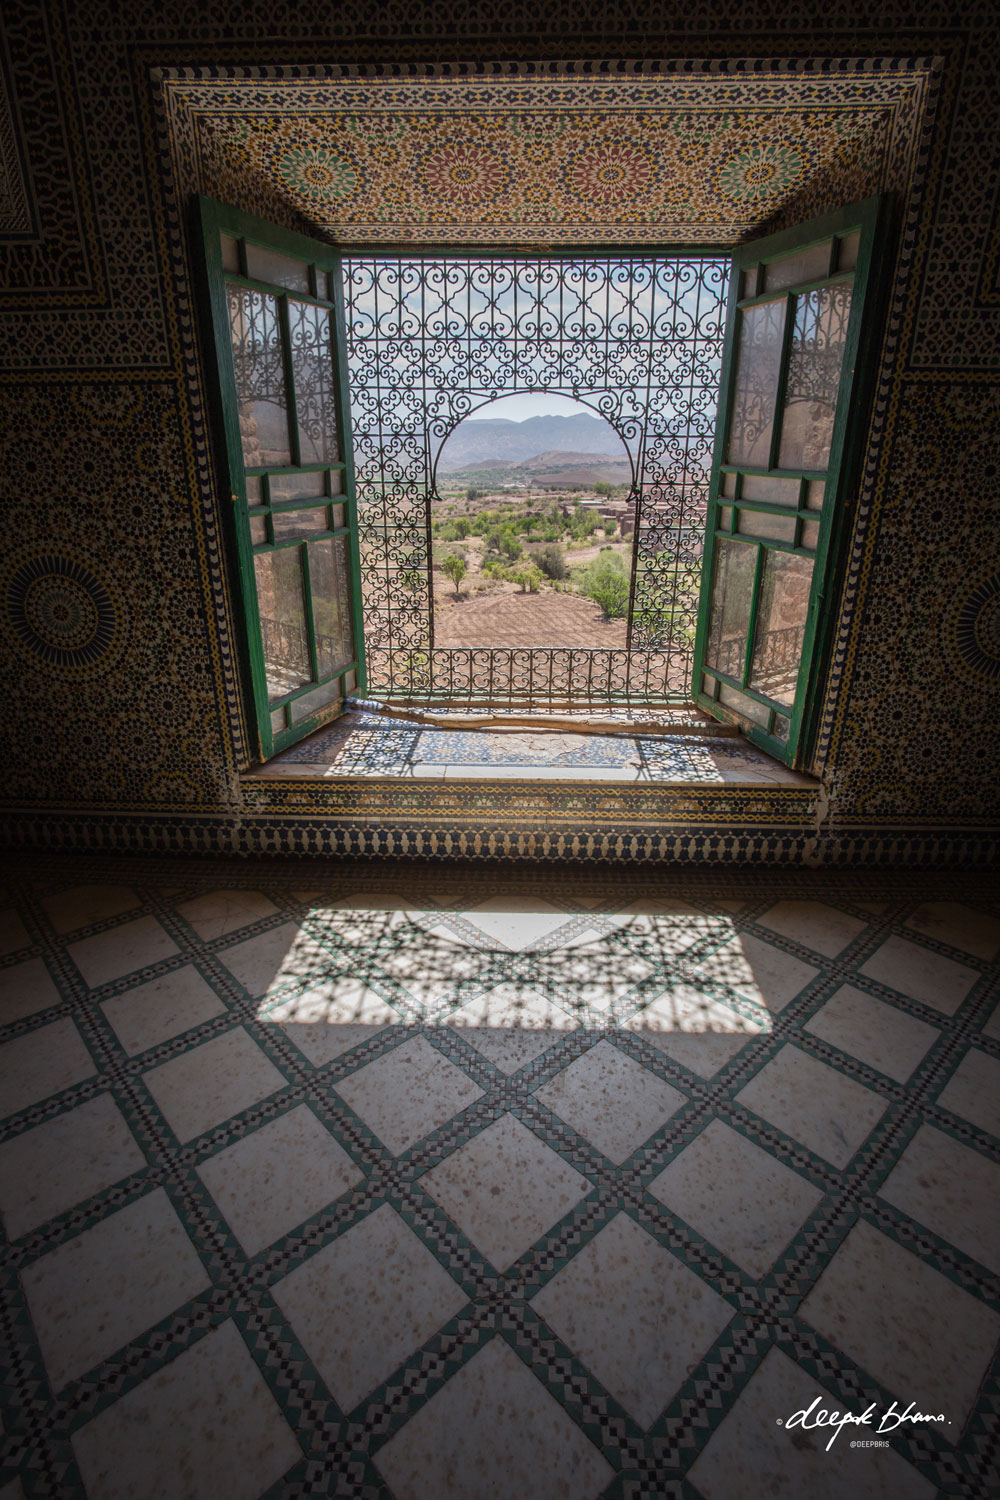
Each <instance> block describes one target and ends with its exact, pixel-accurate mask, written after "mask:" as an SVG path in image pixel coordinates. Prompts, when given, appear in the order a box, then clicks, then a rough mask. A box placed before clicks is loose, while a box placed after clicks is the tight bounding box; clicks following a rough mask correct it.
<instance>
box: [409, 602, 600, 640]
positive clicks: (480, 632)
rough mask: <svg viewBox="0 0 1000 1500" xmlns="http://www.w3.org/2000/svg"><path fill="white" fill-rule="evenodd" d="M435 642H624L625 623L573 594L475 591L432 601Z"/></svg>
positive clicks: (598, 606)
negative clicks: (474, 594) (607, 617)
mask: <svg viewBox="0 0 1000 1500" xmlns="http://www.w3.org/2000/svg"><path fill="white" fill-rule="evenodd" d="M434 644H435V645H436V646H598V647H600V646H603V647H605V648H606V649H609V650H618V649H622V648H624V645H625V621H624V620H605V619H604V617H603V615H602V613H601V607H600V605H599V604H595V603H594V601H593V599H583V598H581V597H580V596H579V594H555V593H549V592H546V593H541V594H522V593H509V594H508V593H503V594H481V595H479V596H477V597H473V598H471V599H460V600H458V601H456V600H455V597H454V595H451V597H450V599H447V598H445V599H442V598H441V597H440V596H437V597H436V598H435V601H434Z"/></svg>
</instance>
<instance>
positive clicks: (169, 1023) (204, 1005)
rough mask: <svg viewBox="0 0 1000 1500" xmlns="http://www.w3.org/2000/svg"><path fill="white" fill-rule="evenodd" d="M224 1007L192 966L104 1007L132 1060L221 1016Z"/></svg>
mask: <svg viewBox="0 0 1000 1500" xmlns="http://www.w3.org/2000/svg"><path fill="white" fill-rule="evenodd" d="M225 1008H226V1007H225V1005H224V1004H223V1002H222V1001H221V1000H220V999H219V997H218V995H217V994H216V993H215V991H214V990H213V989H212V986H211V985H210V984H209V983H208V982H207V981H206V980H204V979H203V978H202V977H201V975H200V974H199V973H198V970H197V969H196V968H195V967H194V965H193V964H185V965H184V967H183V968H182V969H172V970H171V971H170V973H169V974H164V975H162V976H161V977H160V978H159V979H150V980H149V981H148V982H147V983H146V984H139V985H136V987H135V989H132V990H126V991H125V993H124V994H122V995H115V996H114V997H113V998H112V999H110V1000H105V1001H104V1002H103V1003H102V1005H101V1009H102V1010H103V1012H104V1014H105V1016H106V1017H107V1019H108V1021H109V1022H110V1024H111V1026H112V1027H113V1028H114V1030H115V1033H116V1035H117V1037H118V1040H119V1041H120V1042H121V1044H122V1046H123V1047H124V1048H125V1051H126V1052H127V1053H128V1055H129V1057H135V1056H136V1054H137V1053H139V1052H145V1051H146V1049H147V1048H149V1047H157V1046H159V1044H160V1043H161V1042H166V1041H169V1040H170V1038H171V1037H175V1036H179V1035H180V1033H181V1032H182V1031H188V1030H190V1029H191V1028H192V1027H194V1026H200V1025H201V1024H202V1022H204V1021H210V1020H211V1019H212V1017H213V1016H220V1015H222V1013H223V1012H224V1011H225Z"/></svg>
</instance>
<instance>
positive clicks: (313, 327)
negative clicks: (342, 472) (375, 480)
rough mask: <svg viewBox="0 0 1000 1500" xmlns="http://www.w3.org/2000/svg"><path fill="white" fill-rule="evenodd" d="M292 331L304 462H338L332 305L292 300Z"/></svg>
mask: <svg viewBox="0 0 1000 1500" xmlns="http://www.w3.org/2000/svg"><path fill="white" fill-rule="evenodd" d="M288 333H289V338H290V339H291V345H292V378H293V380H294V382H295V411H296V415H297V417H298V422H299V445H300V447H301V450H302V462H303V463H304V464H325V463H332V462H335V461H336V460H337V459H338V458H339V457H340V445H339V443H338V442H337V402H336V392H335V386H334V364H333V345H332V343H331V341H330V311H329V308H326V307H313V306H311V305H309V304H307V303H305V302H290V303H289V304H288Z"/></svg>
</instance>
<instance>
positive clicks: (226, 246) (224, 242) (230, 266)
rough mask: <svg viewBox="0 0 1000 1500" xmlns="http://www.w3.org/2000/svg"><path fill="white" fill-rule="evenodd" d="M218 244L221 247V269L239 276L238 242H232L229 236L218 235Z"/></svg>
mask: <svg viewBox="0 0 1000 1500" xmlns="http://www.w3.org/2000/svg"><path fill="white" fill-rule="evenodd" d="M219 243H220V245H221V247H222V269H223V270H224V271H232V272H233V274H234V275H236V276H238V275H239V274H240V242H239V240H234V239H233V237H232V235H231V234H220V236H219Z"/></svg>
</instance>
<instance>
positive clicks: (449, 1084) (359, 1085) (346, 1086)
mask: <svg viewBox="0 0 1000 1500" xmlns="http://www.w3.org/2000/svg"><path fill="white" fill-rule="evenodd" d="M336 1090H337V1093H338V1094H340V1096H341V1098H342V1099H344V1100H345V1101H346V1103H347V1104H349V1105H350V1107H351V1109H353V1110H354V1113H355V1114H356V1115H360V1117H361V1119H362V1120H364V1122H365V1124H366V1125H367V1126H369V1128H370V1129H371V1130H373V1131H374V1132H375V1134H376V1135H377V1136H378V1138H379V1140H380V1141H381V1142H382V1143H383V1145H385V1146H387V1147H388V1149H389V1150H390V1151H391V1152H392V1153H393V1155H394V1156H400V1155H401V1154H402V1153H403V1152H404V1151H409V1149H410V1147H411V1146H415V1145H416V1143H417V1142H418V1141H421V1140H423V1138H424V1136H425V1135H429V1134H430V1132H431V1131H432V1130H437V1129H438V1127H439V1126H441V1125H444V1124H445V1122H446V1121H448V1120H450V1119H452V1117H453V1116H454V1115H457V1114H459V1113H460V1112H461V1111H462V1110H463V1109H467V1108H468V1106H469V1105H470V1104H473V1103H475V1101H476V1100H477V1099H481V1098H482V1095H483V1091H482V1089H481V1088H479V1087H478V1086H477V1085H476V1084H475V1083H473V1081H472V1079H471V1078H470V1077H469V1076H468V1074H466V1073H463V1072H462V1070H461V1068H456V1066H455V1064H454V1063H452V1062H449V1061H448V1059H447V1058H446V1057H444V1056H442V1054H441V1053H440V1052H438V1050H437V1049H436V1048H435V1047H432V1046H431V1044H430V1042H428V1041H427V1040H426V1039H425V1038H424V1037H422V1036H416V1037H411V1038H410V1040H409V1041H408V1042H403V1043H402V1045H401V1046H399V1047H394V1048H393V1049H392V1051H391V1052H387V1053H385V1054H384V1055H383V1056H382V1057H379V1058H377V1059H376V1061H375V1062H371V1063H367V1064H366V1065H365V1066H364V1067H363V1068H359V1069H358V1071H357V1072H356V1073H352V1074H351V1075H350V1076H349V1077H348V1078H345V1079H344V1080H343V1081H342V1082H341V1083H338V1084H337V1085H336Z"/></svg>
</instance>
